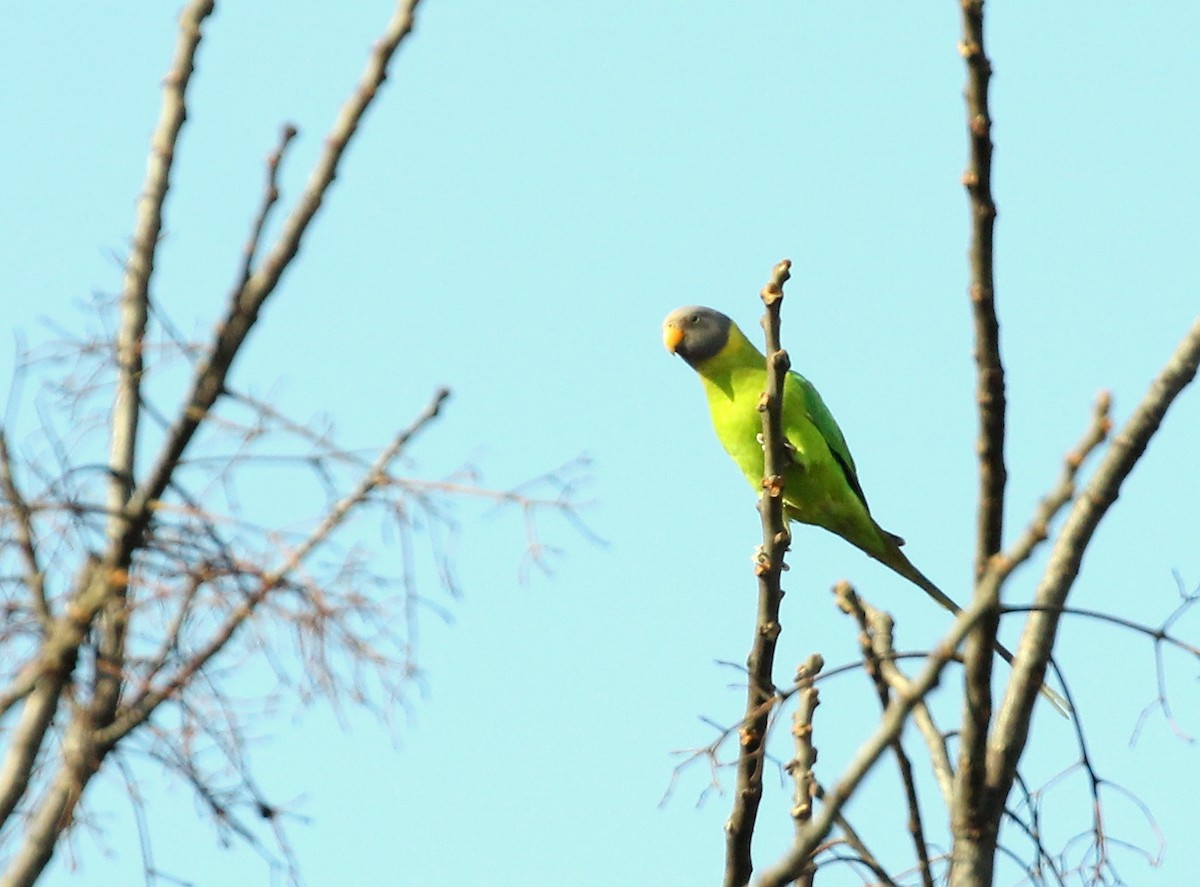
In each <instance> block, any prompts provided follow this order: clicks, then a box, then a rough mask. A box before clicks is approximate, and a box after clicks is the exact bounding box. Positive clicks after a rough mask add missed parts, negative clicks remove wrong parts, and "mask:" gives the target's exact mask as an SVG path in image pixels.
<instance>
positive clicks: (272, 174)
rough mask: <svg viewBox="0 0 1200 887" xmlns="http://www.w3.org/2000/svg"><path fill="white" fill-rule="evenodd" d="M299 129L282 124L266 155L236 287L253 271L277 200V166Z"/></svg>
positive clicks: (244, 283) (244, 281) (241, 285)
mask: <svg viewBox="0 0 1200 887" xmlns="http://www.w3.org/2000/svg"><path fill="white" fill-rule="evenodd" d="M298 132H299V130H297V129H296V127H295V126H293V125H292V124H290V123H287V124H284V126H283V129H281V130H280V132H279V144H278V145H276V147H275V150H274V151H272V152H271V153H270V154H268V155H267V182H266V187H265V188H263V197H262V203H261V204H259V207H258V215H257V216H256V217H255V219H254V224H253V225H252V226H251V229H250V239H249V240H248V241H246V246H245V249H243V251H242V271H241V274H240V275H239V277H238V287H239V288H241V287H243V286H245V285H246V281H247V280H249V279H250V275H251V274H252V273H253V272H254V258H255V256H256V255H257V254H258V247H259V244H261V243H262V236H263V230H264V229H265V228H266V227H267V220H268V219H269V218H270V217H271V210H272V209H273V208H274V206H275V204H276V203H278V202H279V166H280V164H281V163H282V162H283V155H284V153H286V151H287V149H288V145H289V144H291V141H292V139H294V138H295V137H296V135H297V133H298Z"/></svg>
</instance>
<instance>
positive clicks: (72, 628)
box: [0, 0, 582, 887]
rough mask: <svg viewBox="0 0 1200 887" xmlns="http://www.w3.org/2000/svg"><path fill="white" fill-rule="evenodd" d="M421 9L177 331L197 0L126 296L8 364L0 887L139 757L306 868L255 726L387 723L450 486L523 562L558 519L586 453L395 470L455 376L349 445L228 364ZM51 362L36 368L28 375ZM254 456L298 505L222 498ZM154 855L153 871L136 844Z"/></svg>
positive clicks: (169, 93) (155, 144)
mask: <svg viewBox="0 0 1200 887" xmlns="http://www.w3.org/2000/svg"><path fill="white" fill-rule="evenodd" d="M417 2H418V0H399V2H398V3H397V4H396V8H395V11H394V12H393V14H392V16H391V18H390V20H389V21H388V22H387V24H386V25H385V27H384V29H383V31H382V32H381V34H380V35H379V38H378V40H377V41H376V43H375V45H374V47H373V49H372V51H371V53H370V56H369V58H368V59H367V63H366V66H365V69H364V71H363V73H362V75H361V77H360V79H359V81H358V83H357V84H356V86H355V87H354V89H353V90H352V92H351V93H350V95H349V97H348V98H347V99H346V101H345V103H344V105H343V106H342V108H341V111H340V113H339V114H338V117H337V120H336V122H335V123H334V125H333V127H332V129H331V130H330V132H329V133H328V134H327V136H326V138H325V141H324V150H323V151H322V153H321V155H320V156H319V158H318V159H317V161H316V163H315V165H314V167H313V169H312V172H311V174H310V177H309V180H308V184H307V186H306V187H305V189H304V191H303V193H302V194H300V196H299V198H298V199H297V200H296V202H295V204H294V206H293V207H292V208H291V209H290V211H288V212H287V213H286V215H285V216H284V217H283V219H282V224H281V225H280V227H279V234H278V236H277V237H276V238H275V239H274V241H273V242H268V241H267V238H266V232H267V231H268V229H269V222H270V221H271V219H272V217H273V215H274V214H275V213H276V212H277V211H279V207H280V201H281V194H280V190H279V187H278V185H277V177H278V171H279V168H280V165H281V164H282V163H283V161H284V159H285V156H286V153H287V149H288V147H289V145H290V144H291V142H292V139H293V138H294V136H295V135H296V129H295V128H294V127H293V126H291V125H288V126H285V127H284V128H283V130H282V132H281V134H280V137H279V141H278V144H277V145H276V147H275V148H274V150H273V151H272V153H271V154H270V156H269V157H268V160H267V164H266V181H265V186H264V190H263V194H262V197H261V201H260V205H259V208H258V212H257V214H256V216H255V218H254V220H253V222H252V224H251V231H250V235H249V238H248V240H247V242H246V246H245V249H244V255H243V256H242V259H241V262H240V268H239V270H238V273H237V280H236V284H235V286H234V287H233V289H232V291H231V292H230V294H229V297H228V300H227V303H226V307H225V310H224V313H223V315H222V316H221V317H220V319H219V321H218V322H217V323H216V325H215V329H214V332H213V333H212V335H211V338H209V339H208V340H207V341H202V342H191V341H187V340H186V339H185V338H184V337H183V336H182V335H180V334H179V333H178V332H177V331H176V330H175V328H174V327H173V326H172V324H171V322H170V318H169V313H168V311H167V308H168V307H169V306H165V305H163V304H160V303H159V302H156V300H155V299H154V298H153V286H152V280H153V272H154V267H155V261H156V256H157V254H158V247H159V243H160V235H161V233H162V230H163V218H164V211H165V204H166V201H167V197H168V194H169V192H170V188H171V180H172V175H173V173H174V172H175V159H176V154H177V149H178V148H179V145H180V134H181V132H182V130H183V125H184V122H185V120H186V118H187V95H188V90H189V86H190V85H191V80H192V75H193V72H194V65H195V60H196V56H197V52H198V50H199V48H200V45H201V42H202V37H203V33H202V29H203V27H204V25H205V22H206V20H207V19H208V18H209V16H210V15H212V13H213V11H214V5H215V4H214V2H213V0H191V2H189V3H188V4H187V6H186V7H185V9H184V10H183V12H182V15H181V18H180V26H179V34H178V40H177V43H176V46H175V52H174V57H173V59H172V62H171V66H170V70H169V71H168V73H167V76H166V79H165V84H164V92H163V102H162V111H161V115H160V117H159V121H158V124H157V126H156V128H155V130H154V132H153V136H152V139H151V146H150V154H149V159H148V164H147V172H146V179H145V184H144V186H143V189H142V192H141V195H140V197H139V200H138V203H137V211H136V219H135V226H134V234H133V239H132V245H131V248H130V251H129V254H128V257H127V258H126V259H125V262H124V279H123V286H122V290H121V292H120V295H119V297H118V298H117V299H116V300H114V301H113V302H112V303H111V304H102V305H101V306H99V310H100V317H101V321H102V324H103V325H104V330H103V333H102V334H101V335H98V336H96V337H84V338H81V339H75V340H70V341H64V342H58V343H51V345H50V346H48V349H42V350H41V351H40V352H38V351H35V352H34V353H33V355H32V356H31V357H30V358H29V360H28V362H27V363H26V365H25V367H24V369H23V370H22V373H25V374H27V373H33V372H37V373H39V374H40V375H43V376H46V377H47V378H46V379H45V383H46V384H45V387H44V389H43V390H41V391H39V393H38V395H37V397H36V400H37V404H38V409H39V419H40V422H41V427H40V429H39V430H38V432H37V433H36V434H32V435H29V436H28V437H27V438H25V439H23V440H21V441H18V440H17V439H16V438H15V437H14V434H13V429H12V428H11V427H8V424H9V423H8V422H7V421H6V424H5V427H0V502H2V505H3V510H2V512H0V520H2V527H3V530H2V533H3V535H2V536H0V564H2V565H3V567H2V568H0V608H2V614H3V623H2V625H0V663H2V665H0V730H2V735H3V737H4V747H3V754H2V758H0V847H2V848H3V853H2V854H0V859H3V860H5V862H4V863H3V871H2V872H0V884H3V885H4V887H18V885H29V884H32V883H34V882H35V881H36V880H37V879H38V877H39V876H40V874H41V873H42V872H43V870H44V869H45V867H46V865H47V863H48V862H49V860H50V859H51V856H52V854H54V852H55V850H56V847H59V846H61V844H62V842H63V841H64V840H66V839H67V838H68V837H69V836H70V835H71V834H72V832H73V831H74V830H75V829H76V827H77V826H78V825H79V824H80V823H81V822H84V821H86V816H87V808H86V806H85V799H86V797H87V792H88V788H89V786H90V785H91V783H92V781H93V779H94V778H95V776H96V775H97V774H98V773H99V772H101V771H102V770H103V771H106V772H107V771H114V772H119V773H121V774H123V778H124V779H125V780H126V784H127V787H128V790H129V795H130V799H131V801H132V802H133V803H134V804H135V806H138V805H140V803H141V802H140V792H139V790H138V786H137V776H136V767H135V766H133V764H134V763H135V762H136V761H139V760H145V759H147V758H148V759H150V760H153V761H156V762H159V763H160V764H161V765H163V766H164V767H165V769H166V770H167V771H168V772H170V773H173V774H174V775H175V776H177V777H178V778H179V779H181V780H182V781H183V782H184V783H185V784H186V785H188V786H190V787H191V789H192V790H193V791H194V793H195V795H196V797H197V798H198V799H199V800H200V802H201V804H202V806H203V807H204V808H205V809H206V810H207V811H208V812H209V814H210V815H211V818H212V820H213V822H214V823H215V824H216V825H217V827H218V828H219V830H220V831H221V832H222V833H223V834H224V835H225V836H231V837H233V838H239V839H242V840H245V841H247V842H249V843H250V844H251V845H253V846H255V847H257V848H259V849H260V851H261V852H263V853H264V855H267V856H268V857H270V858H273V859H274V858H279V857H281V858H282V862H281V863H280V864H281V865H282V867H283V868H284V870H285V871H286V872H287V874H288V876H289V878H290V880H292V881H298V880H299V873H298V872H297V870H296V867H295V864H294V860H293V859H292V857H291V853H290V850H289V846H288V841H287V836H286V833H285V831H284V829H283V822H282V820H283V818H284V814H285V813H286V812H287V811H286V810H285V809H284V808H283V807H282V806H281V805H279V804H277V803H275V802H274V801H272V800H271V799H269V797H268V796H267V794H266V793H264V792H263V791H262V790H261V789H260V788H259V786H258V784H257V782H256V780H255V777H254V774H253V772H252V770H251V768H250V766H249V764H248V762H247V759H246V756H245V749H246V735H247V732H248V729H249V728H250V727H251V726H252V725H253V724H255V723H256V718H259V717H261V713H262V712H263V711H265V710H269V709H270V708H271V707H272V706H273V705H275V704H277V703H278V702H279V701H280V700H284V699H290V700H293V701H298V702H300V703H301V704H303V703H307V702H310V701H312V700H314V699H319V698H324V699H327V700H328V701H329V702H330V703H331V704H332V705H334V706H335V707H339V706H345V705H359V706H364V707H367V708H369V709H373V710H376V711H378V712H379V713H380V714H383V715H385V716H386V715H387V714H388V713H389V712H390V711H391V709H392V708H393V707H394V706H396V705H397V704H400V705H402V704H404V703H405V694H406V693H407V692H408V688H409V686H410V683H411V682H412V681H413V680H414V678H416V677H417V676H418V670H419V667H418V662H417V659H416V642H417V620H418V614H419V612H420V610H421V609H422V608H423V607H426V606H428V605H430V603H431V602H430V601H429V600H428V599H426V598H424V597H423V596H422V595H421V594H420V593H419V591H418V589H417V587H416V583H415V579H414V565H413V562H414V558H415V557H416V555H417V550H416V549H417V546H418V545H419V544H424V545H427V546H431V548H430V549H429V550H430V551H431V552H432V556H433V557H434V558H435V560H436V562H437V567H438V570H439V572H440V574H441V575H442V577H443V581H444V585H445V586H446V588H447V589H449V590H451V591H452V590H453V578H452V574H451V572H450V567H451V565H450V563H449V559H448V555H447V551H446V548H445V546H444V544H443V542H444V540H445V537H446V534H447V533H452V532H453V529H454V518H453V516H452V515H451V513H450V511H449V508H450V503H451V501H452V500H453V499H456V498H461V497H464V496H468V497H469V496H474V497H483V498H485V499H488V500H491V501H495V502H500V503H507V504H508V505H510V506H512V507H513V508H515V509H517V510H519V511H520V512H521V513H522V514H523V515H524V519H525V521H526V527H527V530H528V532H529V534H530V536H529V544H530V550H529V555H530V556H531V557H533V558H535V559H536V558H538V557H539V555H540V552H541V548H540V544H539V542H538V540H537V537H536V529H537V525H536V517H537V514H538V513H539V512H540V511H541V510H543V509H553V510H557V511H558V512H560V513H563V514H566V515H568V516H570V515H572V514H573V511H572V509H573V507H574V504H575V499H574V492H575V486H574V485H575V482H576V480H577V479H578V478H579V476H580V471H581V469H582V465H581V464H575V463H572V464H569V465H567V466H564V467H563V468H562V469H560V470H559V471H556V472H552V473H549V474H547V475H545V476H544V477H542V478H540V479H538V480H537V481H535V482H533V483H532V484H531V485H526V486H522V487H521V488H519V489H516V490H507V491H506V490H492V489H487V488H483V487H480V486H478V485H477V483H476V482H475V481H474V479H473V477H472V476H470V475H469V474H467V473H463V474H462V475H461V476H451V477H446V478H441V479H422V478H414V477H408V476H405V475H404V474H402V473H401V472H400V471H399V470H398V469H397V467H396V464H397V457H398V456H400V455H401V454H402V453H404V452H406V451H407V449H408V448H409V447H410V445H411V444H412V443H413V442H414V441H415V440H416V439H417V438H418V436H420V435H421V434H423V433H425V432H427V431H428V429H429V426H430V425H431V424H432V423H433V422H434V420H435V419H436V418H437V416H438V414H439V412H440V411H441V410H442V409H443V407H444V405H445V402H446V399H447V397H448V396H449V391H448V390H445V389H442V390H438V391H436V392H434V393H433V394H432V396H431V397H430V399H429V401H428V403H427V404H425V406H424V407H423V408H421V409H419V410H418V411H417V413H416V416H415V417H414V418H413V419H412V420H411V421H409V422H407V423H405V426H404V427H403V428H402V429H401V430H399V431H398V432H397V433H396V435H395V437H394V438H393V439H392V440H391V442H390V443H388V444H387V445H386V446H384V447H383V448H382V449H380V450H379V452H378V453H377V454H376V455H375V456H374V457H367V456H364V455H363V454H362V453H361V452H359V451H356V450H352V449H349V448H346V447H344V446H342V445H341V444H339V443H337V442H336V441H335V440H334V439H333V436H332V434H331V432H330V431H329V429H328V428H325V427H321V426H318V425H315V424H313V423H303V422H299V421H295V420H292V419H290V418H289V417H287V416H286V415H284V414H282V413H281V412H279V411H278V410H277V409H275V408H274V407H273V406H272V405H271V404H270V403H268V402H266V401H263V400H261V399H258V398H255V397H252V396H250V395H248V394H247V393H245V392H243V391H239V390H238V389H237V388H235V387H234V385H233V382H232V379H231V370H232V367H233V365H234V362H235V360H236V359H237V357H238V355H239V354H241V353H242V351H243V349H244V346H245V344H246V339H247V335H248V334H249V332H250V331H251V329H252V328H253V327H254V325H255V323H256V322H257V321H258V319H259V316H260V313H261V311H262V309H263V306H264V305H265V304H266V302H267V300H268V299H270V298H271V297H272V296H273V295H274V294H275V293H276V292H277V290H278V289H279V284H280V281H281V279H282V277H283V275H284V273H285V272H286V271H287V269H288V267H289V265H290V264H291V263H292V261H293V259H294V258H295V257H296V255H297V254H298V252H299V250H300V248H301V244H302V241H303V238H304V236H305V233H306V232H307V231H308V229H309V226H310V225H311V223H312V222H313V220H314V218H315V217H316V215H317V212H318V210H319V209H320V207H321V205H322V202H323V201H324V200H325V199H326V197H327V193H328V190H329V187H330V185H331V183H332V182H333V180H334V178H335V176H336V175H337V172H338V170H339V167H340V165H341V163H342V161H343V158H344V152H345V150H346V147H347V145H348V144H349V143H350V142H351V141H352V140H353V139H355V138H356V136H357V135H358V133H359V128H360V124H361V122H362V119H363V115H364V113H365V111H366V110H367V108H368V107H369V106H370V105H371V104H372V103H373V102H374V101H375V100H376V99H377V98H378V97H379V95H380V90H381V87H382V86H383V85H384V82H385V79H386V77H387V74H388V70H389V66H390V65H391V64H392V63H393V60H394V56H395V54H396V52H397V50H398V48H399V47H400V45H401V43H402V42H403V41H404V40H405V38H406V37H407V36H408V35H409V34H410V33H411V31H412V29H413V24H414V14H415V10H416V7H417ZM181 361H182V362H186V364H187V367H188V381H187V385H186V390H184V391H183V392H180V394H181V396H180V397H179V401H178V404H177V405H176V406H174V407H171V408H170V409H161V408H160V407H159V406H158V405H157V404H156V402H155V399H154V398H152V397H151V395H150V394H149V393H148V392H149V387H148V385H147V380H148V378H149V377H151V376H152V375H153V374H154V373H155V372H156V371H157V370H159V369H160V368H162V367H165V366H170V365H172V364H173V363H175V364H177V363H179V362H181ZM47 367H49V368H50V369H51V370H52V371H53V372H49V373H42V372H41V371H42V370H45V369H46V368H47ZM15 396H16V395H15V394H14V397H15ZM158 399H159V400H161V397H159V398H158ZM104 429H107V431H108V441H109V445H108V453H107V457H106V458H105V459H103V461H101V462H100V464H97V463H96V462H94V461H86V457H83V456H81V455H80V454H82V453H86V452H87V451H88V446H89V445H90V444H91V443H92V442H93V441H94V440H95V436H96V433H97V432H101V431H103V430H104ZM143 450H145V452H143ZM97 461H99V460H97ZM267 467H269V468H270V469H271V470H279V469H283V470H288V471H291V472H293V474H294V475H295V477H294V484H300V483H302V482H303V481H304V480H305V479H306V478H307V480H308V481H309V486H310V487H311V491H310V497H309V498H310V500H311V501H312V502H314V503H316V505H315V509H314V510H315V514H314V515H313V516H312V517H311V518H309V519H304V520H295V521H291V520H289V521H287V522H286V523H285V524H282V525H277V524H265V523H263V522H262V521H261V519H260V517H259V514H260V513H261V509H259V510H256V509H253V508H249V507H246V506H245V505H243V503H242V501H241V499H242V497H241V496H240V494H239V490H240V488H241V487H242V486H244V485H245V484H247V483H248V482H250V481H252V480H253V479H254V476H255V472H260V471H262V470H263V469H264V468H267ZM371 516H373V517H374V519H375V520H378V521H381V522H382V523H383V524H384V525H385V526H387V527H390V528H391V531H392V533H393V535H394V542H395V545H396V548H397V549H398V551H399V552H400V555H399V557H398V558H397V559H396V560H397V561H399V566H398V567H388V566H387V564H386V563H385V562H381V561H380V560H379V559H377V558H373V557H372V556H371V553H370V552H369V551H365V550H362V549H360V548H358V547H356V546H354V545H352V544H351V545H347V544H344V543H342V542H341V541H339V531H341V530H342V529H343V528H344V527H345V526H346V525H347V524H348V523H349V522H350V521H352V520H355V519H360V518H368V519H369V518H371ZM422 533H424V534H425V536H426V542H425V543H419V541H418V536H419V534H422ZM255 662H257V663H260V664H261V666H262V667H264V668H265V670H266V672H267V674H269V675H270V677H271V679H272V680H273V682H274V687H273V689H271V690H269V691H267V692H266V693H265V694H264V695H259V696H256V697H254V698H251V699H245V698H242V697H241V696H239V694H238V693H237V692H236V691H234V690H233V689H232V684H231V678H232V677H233V675H234V674H235V673H236V672H237V671H239V670H241V669H242V668H243V667H244V666H246V665H247V664H248V663H255ZM264 832H265V838H264ZM146 869H147V878H148V880H152V879H153V878H154V877H155V876H156V872H155V871H154V870H153V865H152V862H151V861H150V859H149V858H147V861H146Z"/></svg>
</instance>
